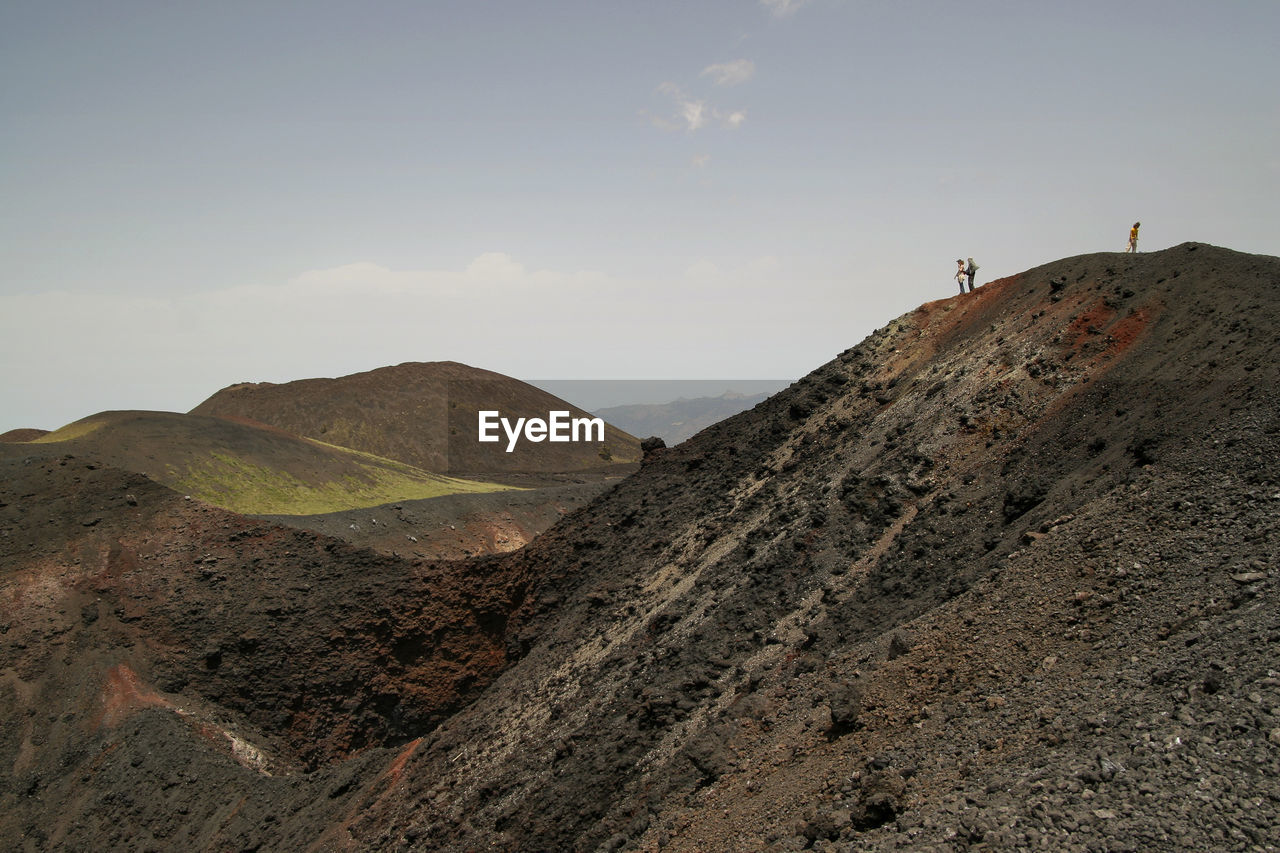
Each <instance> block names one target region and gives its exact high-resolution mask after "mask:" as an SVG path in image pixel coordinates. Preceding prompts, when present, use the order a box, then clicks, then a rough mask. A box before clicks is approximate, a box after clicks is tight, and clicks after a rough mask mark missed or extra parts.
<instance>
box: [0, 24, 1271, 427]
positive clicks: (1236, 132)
mask: <svg viewBox="0 0 1280 853" xmlns="http://www.w3.org/2000/svg"><path fill="white" fill-rule="evenodd" d="M1277 30H1280V4H1276V3H1259V2H1238V1H1237V2H1224V3H1220V4H1213V5H1206V4H1201V3H1193V2H1189V0H1174V1H1173V2H1155V1H1154V0H1135V2H1132V3H1127V4H1121V5H1118V6H1117V5H1115V4H1110V3H1102V2H1092V0H1090V2H1081V3H1076V4H1069V5H1064V4H1049V3H1040V2H1027V3H1013V2H1009V0H979V2H974V3H966V4H955V3H944V2H940V0H939V2H923V0H922V1H921V2H905V3H896V4H886V3H879V2H867V1H866V0H863V2H858V1H857V0H706V1H705V2H699V3H697V4H690V3H679V2H670V0H668V1H667V2H662V0H658V2H652V3H644V4H620V3H601V2H596V1H595V0H593V2H586V0H581V1H580V2H577V1H575V2H557V3H553V4H528V3H518V2H512V0H492V2H488V0H486V1H485V2H475V3H464V4H424V3H413V2H405V1H404V0H402V2H373V3H362V4H353V3H343V2H336V0H317V1H316V2H309V3H306V4H301V3H297V2H272V1H271V0H268V2H261V3H253V4H240V3H225V4H164V3H155V2H143V0H121V2H116V3H111V4H101V3H91V2H84V0H76V2H57V3H49V2H35V1H34V0H15V2H9V3H6V4H4V6H3V8H2V9H0V71H2V72H3V73H0V80H2V81H3V82H0V116H2V117H3V127H4V132H3V133H0V190H2V193H0V198H2V199H3V201H2V202H0V205H2V207H0V210H2V212H3V213H2V215H3V223H4V227H3V228H2V229H0V262H2V266H0V270H3V273H2V274H0V366H3V368H4V371H3V376H4V378H3V385H0V432H4V431H7V430H10V429H15V428H20V427H36V428H43V429H55V428H57V427H59V426H62V425H64V424H66V423H68V422H70V421H73V420H76V419H78V418H81V417H84V416H87V415H91V414H94V413H96V412H99V411H103V410H107V409H156V410H165V411H187V410H189V409H190V408H192V407H193V406H195V405H196V404H197V403H199V402H200V401H201V400H203V399H204V398H206V397H208V396H209V395H210V394H212V393H213V392H214V391H216V390H218V389H219V388H222V387H225V386H227V385H230V384H233V383H235V382H240V381H272V382H286V381H291V380H295V379H303V378H310V377H319V376H341V375H346V374H350V373H355V372H359V371H363V370H369V369H373V368H376V367H380V366H384V365H391V364H398V363H401V362H405V361H443V360H452V361H460V362H464V363H466V364H470V365H473V366H475V367H480V368H485V369H489V370H494V371H497V372H500V373H504V374H506V375H510V376H516V377H523V376H543V377H566V378H580V379H584V380H586V379H600V380H638V379H645V378H652V377H655V376H657V377H668V378H672V379H682V378H685V379H696V378H698V377H716V376H727V377H758V376H781V377H787V376H792V377H799V376H803V375H805V374H806V373H808V372H809V371H810V370H812V369H814V368H816V367H818V366H819V365H821V364H823V363H825V362H826V361H829V360H830V359H831V358H833V357H834V356H835V355H836V354H838V353H839V352H841V351H842V350H844V349H847V348H848V347H850V346H852V345H854V344H856V343H857V342H858V341H860V340H861V339H863V338H864V337H865V336H866V335H867V334H869V333H870V332H872V331H873V330H875V329H876V328H879V327H881V326H883V325H885V324H886V323H888V322H889V321H891V320H892V319H894V318H895V317H897V316H899V315H901V314H903V313H904V312H906V311H909V310H911V309H913V308H915V307H916V306H917V305H919V304H920V303H922V302H925V301H929V300H934V299H941V298H946V297H948V296H950V295H952V293H953V292H954V291H955V284H954V282H953V281H952V278H951V275H952V272H953V270H954V267H955V259H956V258H957V257H964V258H967V257H969V256H972V257H974V259H975V260H976V261H977V263H978V264H979V265H980V266H981V270H980V271H979V274H978V280H979V282H985V281H990V280H991V279H994V278H998V277H1002V276H1005V275H1009V274H1013V273H1016V272H1020V271H1022V270H1024V269H1027V268H1030V267H1034V266H1037V265H1039V264H1042V263H1045V262H1048V261H1052V260H1056V259H1058V258H1061V257H1066V256H1072V255H1079V254H1084V253H1090V252H1098V251H1120V250H1122V249H1123V248H1124V244H1125V239H1126V237H1127V234H1128V229H1129V226H1130V225H1131V224H1132V223H1133V222H1134V221H1135V220H1141V221H1142V223H1143V225H1142V230H1141V237H1140V243H1139V248H1140V250H1143V251H1149V250H1155V249H1160V248H1166V247H1168V246H1171V245H1176V244H1178V243H1181V242H1184V241H1187V240H1195V241H1201V242H1206V243H1213V244H1216V245H1221V246H1225V247H1227V248H1231V249H1236V250H1240V251H1246V252H1255V253H1264V254H1276V253H1277V249H1278V247H1277V245H1276V238H1275V235H1276V234H1277V233H1280V205H1277V204H1276V202H1275V199H1276V198H1277V197H1278V196H1280V155H1277V154H1276V151H1278V150H1280V109H1277V106H1280V104H1278V103H1277V102H1278V101H1280V95H1277V93H1276V91H1275V85H1274V81H1275V80H1276V79H1278V78H1280V73H1278V72H1280V59H1278V58H1277V55H1276V52H1275V50H1274V44H1273V42H1274V33H1275V32H1276V31H1277Z"/></svg>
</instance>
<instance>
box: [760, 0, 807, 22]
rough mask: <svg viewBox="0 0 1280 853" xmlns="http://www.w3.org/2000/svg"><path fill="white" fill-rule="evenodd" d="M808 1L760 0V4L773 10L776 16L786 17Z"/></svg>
mask: <svg viewBox="0 0 1280 853" xmlns="http://www.w3.org/2000/svg"><path fill="white" fill-rule="evenodd" d="M808 2H809V0H760V5H761V6H764V7H765V8H766V9H768V10H769V11H770V12H772V13H773V15H774V17H775V18H785V17H787V16H788V15H794V14H795V13H796V11H797V10H798V9H799V8H800V7H801V6H805V5H807V4H808Z"/></svg>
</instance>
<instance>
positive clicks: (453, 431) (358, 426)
mask: <svg viewBox="0 0 1280 853" xmlns="http://www.w3.org/2000/svg"><path fill="white" fill-rule="evenodd" d="M480 409H486V410H497V411H500V412H502V414H503V416H506V417H509V418H511V419H512V420H514V418H516V417H540V418H544V419H545V418H546V417H547V414H548V412H550V411H552V410H568V411H570V412H572V413H573V417H586V416H587V415H586V413H585V412H583V411H582V410H581V409H579V408H577V407H576V406H573V405H571V404H569V403H566V402H565V401H563V400H561V399H559V398H558V397H554V396H552V395H551V394H548V393H546V392H545V391H542V390H540V389H538V388H535V387H533V386H532V385H529V384H527V383H525V382H521V381H519V380H517V379H512V378H511V377H509V376H503V375H502V374H500V373H494V372H493V371H489V370H481V369H479V368H475V367H469V366H467V365H465V364H458V363H457V362H452V361H443V362H429V363H416V362H409V363H405V364H400V365H396V366H394V367H382V368H378V369H377V370H370V371H368V372H365V373H353V374H351V375H350V376H343V377H340V378H338V379H303V380H299V381H296V382H286V383H283V384H279V385H276V384H272V383H269V382H260V383H246V384H241V385H232V386H230V387H228V388H224V389H222V390H221V391H219V392H218V393H216V394H214V395H213V396H212V397H210V398H209V399H208V400H205V401H204V402H203V403H201V404H200V405H199V406H196V407H195V408H194V409H192V410H191V411H192V414H197V415H216V416H219V417H241V418H250V419H252V420H255V421H259V422H261V423H264V424H270V425H271V426H275V427H279V428H281V429H285V430H288V431H290V432H293V433H296V434H298V435H305V436H309V437H311V438H316V439H320V440H322V441H327V442H330V443H332V444H339V445H341V446H343V447H350V448H353V449H355V450H363V451H365V452H366V453H373V454H375V455H377V456H384V457H386V458H388V459H397V460H399V461H401V462H407V463H408V464H410V465H413V466H416V467H418V468H422V469H423V470H426V471H435V472H438V473H455V474H457V473H466V474H474V473H477V472H511V471H515V472H522V473H548V472H549V473H562V472H568V471H583V470H591V469H600V468H604V467H606V466H609V465H610V464H615V465H616V464H625V463H634V462H636V461H638V460H639V458H640V445H639V442H638V441H637V440H636V439H635V438H634V437H632V436H629V435H627V434H626V433H624V432H621V431H620V430H618V429H615V428H614V427H608V428H607V429H606V433H605V444H604V449H605V451H604V453H603V454H602V452H601V450H602V448H601V446H600V445H599V444H590V443H585V442H577V443H574V442H565V443H554V444H553V443H551V442H542V443H540V444H529V443H525V444H523V445H521V448H520V449H519V450H518V451H517V452H516V453H512V454H508V453H506V452H505V451H504V449H503V448H504V447H505V443H504V442H499V443H498V444H483V445H482V444H479V443H477V442H476V440H475V438H476V432H477V424H476V420H477V418H476V413H477V412H478V411H479V410H480Z"/></svg>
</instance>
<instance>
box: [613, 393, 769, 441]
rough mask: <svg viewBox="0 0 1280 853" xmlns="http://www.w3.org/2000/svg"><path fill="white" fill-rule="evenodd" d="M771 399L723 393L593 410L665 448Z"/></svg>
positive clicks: (620, 426) (621, 427)
mask: <svg viewBox="0 0 1280 853" xmlns="http://www.w3.org/2000/svg"><path fill="white" fill-rule="evenodd" d="M770 396H771V395H770V394H767V393H760V394H738V393H735V392H733V391H726V392H725V393H723V394H721V395H720V396H718V397H694V398H692V399H686V398H683V397H682V398H680V399H678V400H672V401H671V402H669V403H653V404H646V403H634V404H630V405H625V406H609V407H607V408H603V409H596V410H595V414H597V415H599V416H600V417H602V418H604V419H605V420H606V421H608V422H609V423H611V424H614V425H616V426H617V427H618V428H619V429H621V430H624V431H626V432H628V433H630V434H631V435H635V436H641V437H646V438H647V437H648V436H651V435H656V436H657V437H658V438H661V439H662V440H663V441H665V442H666V443H667V445H669V446H670V445H674V444H679V443H680V442H682V441H684V440H685V439H688V438H691V437H693V436H694V435H696V434H697V433H699V432H701V431H702V430H704V429H706V428H707V427H709V426H711V425H712V424H714V423H716V422H717V421H722V420H724V419H725V418H727V417H731V416H732V415H736V414H738V412H742V411H746V410H747V409H750V408H751V407H752V406H754V405H756V404H757V403H760V402H762V401H764V400H767V399H768V398H769V397H770Z"/></svg>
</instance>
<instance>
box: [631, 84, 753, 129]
mask: <svg viewBox="0 0 1280 853" xmlns="http://www.w3.org/2000/svg"><path fill="white" fill-rule="evenodd" d="M658 91H659V92H661V93H662V94H664V95H667V96H669V97H670V98H671V99H672V101H674V104H673V109H674V112H673V114H672V115H671V116H670V117H664V116H655V117H654V118H653V123H654V124H655V125H657V126H658V127H660V128H662V129H663V130H687V131H690V132H693V131H696V130H701V129H702V128H704V127H706V126H707V125H709V124H711V123H712V122H714V123H716V124H718V125H720V126H721V127H725V128H728V129H730V130H736V129H737V128H739V127H741V126H742V123H743V122H744V121H746V119H747V114H746V112H745V111H743V110H722V109H720V108H719V107H713V106H711V105H709V104H708V103H707V102H706V101H705V100H703V99H701V98H695V97H692V96H691V95H689V94H688V93H687V92H685V91H684V89H682V88H680V86H678V85H676V84H675V83H663V84H662V85H661V86H659V87H658Z"/></svg>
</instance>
